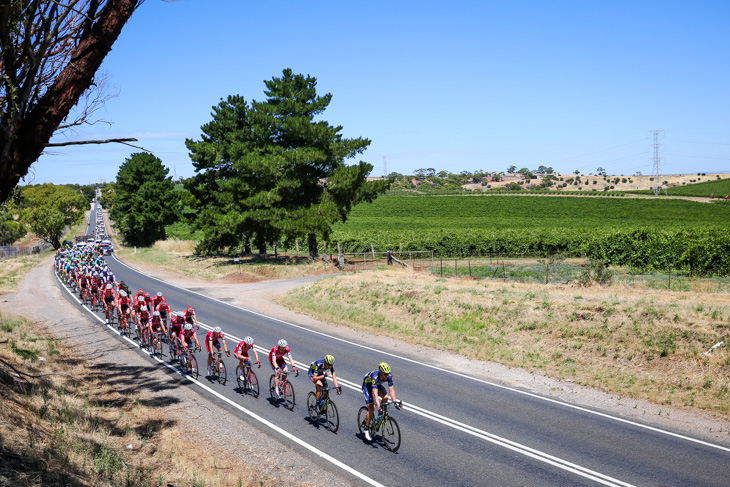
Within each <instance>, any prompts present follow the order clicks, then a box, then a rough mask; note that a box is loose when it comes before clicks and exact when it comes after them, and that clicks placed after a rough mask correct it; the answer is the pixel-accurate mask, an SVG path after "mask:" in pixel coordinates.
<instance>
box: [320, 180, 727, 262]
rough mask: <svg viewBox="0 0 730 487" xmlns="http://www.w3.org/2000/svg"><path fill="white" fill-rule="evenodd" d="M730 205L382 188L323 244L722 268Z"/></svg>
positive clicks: (363, 249) (357, 249)
mask: <svg viewBox="0 0 730 487" xmlns="http://www.w3.org/2000/svg"><path fill="white" fill-rule="evenodd" d="M728 222H730V206H727V205H709V204H703V203H695V202H691V201H682V200H660V199H657V200H646V199H628V198H581V197H560V198H551V197H544V196H476V195H475V196H471V195H451V196H405V195H403V194H401V195H391V194H389V195H385V196H383V197H381V198H378V199H377V200H376V201H375V202H373V203H370V204H367V203H366V204H361V205H358V206H357V207H356V208H354V209H353V211H352V213H351V214H350V217H349V219H348V221H347V223H345V224H342V225H338V226H336V227H335V228H334V231H333V233H332V235H331V238H330V245H337V244H339V245H340V248H341V250H342V251H343V252H366V251H370V250H371V249H372V248H374V249H375V250H380V251H382V250H387V249H391V250H396V251H398V250H403V251H408V250H430V251H433V252H434V253H435V255H437V256H443V257H464V256H480V255H481V256H487V255H501V256H510V257H543V256H546V255H549V254H554V253H559V254H563V255H565V256H575V257H585V256H587V257H591V258H595V259H600V260H603V261H604V262H606V263H607V264H610V265H621V266H630V267H632V268H634V269H637V270H642V271H643V270H658V269H662V270H663V269H666V268H667V267H669V266H671V267H672V268H674V269H679V270H683V271H686V272H688V273H692V274H693V275H727V274H728V273H730V230H729V229H728Z"/></svg>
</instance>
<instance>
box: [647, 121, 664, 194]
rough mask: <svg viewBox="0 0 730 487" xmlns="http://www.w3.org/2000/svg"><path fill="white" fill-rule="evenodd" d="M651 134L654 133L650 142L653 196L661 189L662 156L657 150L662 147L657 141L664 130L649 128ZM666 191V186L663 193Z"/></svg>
mask: <svg viewBox="0 0 730 487" xmlns="http://www.w3.org/2000/svg"><path fill="white" fill-rule="evenodd" d="M649 132H651V133H652V134H654V143H653V144H651V147H653V148H654V158H653V160H654V171H653V172H652V175H653V176H654V185H653V189H654V196H658V195H659V193H661V191H662V186H663V185H662V182H661V177H662V158H661V156H660V155H659V150H660V149H661V147H662V144H660V143H659V134H660V133H662V132H664V130H650V131H649ZM666 193H667V188H664V194H666Z"/></svg>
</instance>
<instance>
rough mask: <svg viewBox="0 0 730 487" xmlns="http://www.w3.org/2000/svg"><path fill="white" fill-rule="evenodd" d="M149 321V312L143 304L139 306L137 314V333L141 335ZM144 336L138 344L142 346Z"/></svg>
mask: <svg viewBox="0 0 730 487" xmlns="http://www.w3.org/2000/svg"><path fill="white" fill-rule="evenodd" d="M149 322H150V312H149V310H147V306H145V305H144V304H143V305H142V306H140V307H139V313H138V314H137V329H138V330H139V332H138V334H139V335H141V334H142V332H143V331H144V330H147V327H148V325H149ZM143 342H144V338H142V339H140V341H139V346H140V347H142V346H143V345H144V344H143Z"/></svg>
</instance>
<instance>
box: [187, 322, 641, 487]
mask: <svg viewBox="0 0 730 487" xmlns="http://www.w3.org/2000/svg"><path fill="white" fill-rule="evenodd" d="M198 323H199V324H200V326H201V328H205V329H207V330H212V329H213V328H212V327H211V326H210V325H207V324H205V323H203V322H200V321H199V322H198ZM228 338H230V339H231V341H232V342H234V343H238V342H240V341H241V339H240V338H238V337H236V336H234V335H228V336H226V339H228ZM256 348H257V349H260V350H261V351H262V352H263V353H267V352H268V351H267V350H264V349H263V348H261V347H259V346H258V345H257V346H256ZM294 365H296V366H297V367H299V368H301V369H303V371H304V370H307V371H308V370H309V365H307V364H304V363H302V362H299V361H296V360H295V361H294ZM337 381H338V383H339V384H340V385H344V386H346V387H348V388H350V389H353V390H355V391H358V392H360V391H362V387H361V386H360V385H359V384H357V383H355V382H352V381H349V380H347V379H343V378H342V377H337ZM403 405H404V407H405V409H404V411H405V412H410V413H414V414H417V415H419V416H422V417H424V418H426V419H430V420H431V421H435V422H437V423H440V424H443V425H445V426H448V427H450V428H453V429H456V430H458V431H461V432H464V433H467V434H470V435H472V436H476V437H477V438H480V439H482V440H485V441H488V442H490V443H493V444H495V445H498V446H501V447H503V448H507V449H509V450H512V451H514V452H516V453H520V454H522V455H525V456H527V457H530V458H533V459H535V460H538V461H541V462H544V463H547V464H549V465H552V466H554V467H558V468H560V469H563V470H566V471H568V472H571V473H574V474H576V475H579V476H581V477H585V478H587V479H590V480H593V481H596V482H598V483H601V484H604V485H610V486H622V487H633V485H632V484H629V483H626V482H623V481H621V480H618V479H615V478H613V477H609V476H608V475H604V474H602V473H600V472H596V471H594V470H590V469H588V468H586V467H582V466H580V465H577V464H575V463H571V462H569V461H567V460H563V459H562V458H558V457H555V456H552V455H549V454H548V453H545V452H542V451H540V450H535V449H533V448H530V447H528V446H525V445H522V444H520V443H517V442H515V441H512V440H508V439H507V438H503V437H501V436H497V435H495V434H493V433H489V432H487V431H484V430H480V429H478V428H475V427H473V426H470V425H468V424H465V423H461V422H459V421H456V420H455V419H451V418H448V417H446V416H442V415H440V414H437V413H434V412H432V411H429V410H427V409H425V408H422V407H420V406H416V405H415V404H412V403H406V402H405V401H404V402H403Z"/></svg>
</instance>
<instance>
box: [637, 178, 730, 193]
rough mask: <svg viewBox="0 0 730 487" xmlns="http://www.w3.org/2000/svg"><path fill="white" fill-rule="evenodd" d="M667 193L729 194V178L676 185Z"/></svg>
mask: <svg viewBox="0 0 730 487" xmlns="http://www.w3.org/2000/svg"><path fill="white" fill-rule="evenodd" d="M631 192H632V193H640V194H653V193H654V191H631ZM667 194H668V195H670V196H700V197H704V198H709V197H710V196H712V195H713V194H714V195H715V198H722V197H724V196H725V195H730V179H717V180H715V181H705V182H703V183H695V184H688V185H686V186H677V187H676V188H668V189H667Z"/></svg>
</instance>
